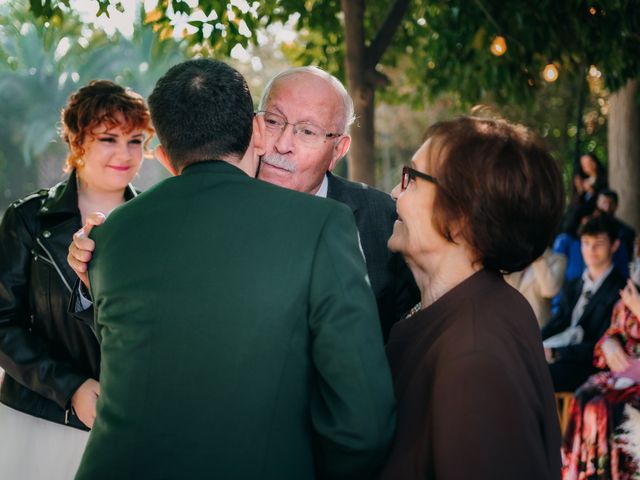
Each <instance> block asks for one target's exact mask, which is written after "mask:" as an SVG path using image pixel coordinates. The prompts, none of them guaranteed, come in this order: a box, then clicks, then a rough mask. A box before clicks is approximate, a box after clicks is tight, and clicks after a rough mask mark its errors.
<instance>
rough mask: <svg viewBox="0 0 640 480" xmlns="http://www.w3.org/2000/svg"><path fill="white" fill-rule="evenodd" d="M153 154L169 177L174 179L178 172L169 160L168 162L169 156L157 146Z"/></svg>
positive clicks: (160, 146)
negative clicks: (171, 176)
mask: <svg viewBox="0 0 640 480" xmlns="http://www.w3.org/2000/svg"><path fill="white" fill-rule="evenodd" d="M153 153H154V155H155V157H156V158H157V159H158V161H159V162H160V164H161V165H162V166H163V167H164V168H166V169H167V170H168V171H169V173H170V174H171V175H173V176H174V177H176V176H178V175H179V173H178V170H176V167H174V166H173V164H172V163H171V160H169V155H168V154H167V151H166V150H165V149H164V147H163V146H162V145H158V146H157V147H156V149H155V150H154V152H153Z"/></svg>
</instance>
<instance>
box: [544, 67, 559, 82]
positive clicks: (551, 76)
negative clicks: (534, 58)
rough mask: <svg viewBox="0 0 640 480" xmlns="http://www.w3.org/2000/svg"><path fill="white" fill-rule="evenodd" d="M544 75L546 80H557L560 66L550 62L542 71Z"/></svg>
mask: <svg viewBox="0 0 640 480" xmlns="http://www.w3.org/2000/svg"><path fill="white" fill-rule="evenodd" d="M542 77H543V78H544V79H545V81H546V82H549V83H551V82H555V81H556V80H557V79H558V68H557V67H556V66H555V65H554V64H553V63H549V64H548V65H547V66H546V67H544V70H543V71H542Z"/></svg>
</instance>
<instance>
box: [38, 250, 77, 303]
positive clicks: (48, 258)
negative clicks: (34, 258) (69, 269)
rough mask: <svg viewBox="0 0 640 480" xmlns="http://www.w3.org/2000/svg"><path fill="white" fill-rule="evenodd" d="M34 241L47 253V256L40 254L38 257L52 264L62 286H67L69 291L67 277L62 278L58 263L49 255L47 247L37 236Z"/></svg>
mask: <svg viewBox="0 0 640 480" xmlns="http://www.w3.org/2000/svg"><path fill="white" fill-rule="evenodd" d="M36 242H37V243H38V245H40V248H42V250H44V252H45V253H46V254H47V257H45V256H42V255H40V257H41V258H42V259H43V260H45V261H46V262H47V263H49V264H51V265H52V266H53V268H55V269H56V272H58V275H59V276H60V278H61V279H62V283H64V286H65V287H67V290H68V291H69V293H71V287H70V286H69V283H68V282H67V279H66V278H64V275H63V274H62V270H60V267H59V266H58V264H57V263H56V262H55V260H54V259H53V256H52V255H51V253H50V252H49V250H47V247H45V246H44V244H43V243H42V242H41V241H40V239H39V238H37V239H36Z"/></svg>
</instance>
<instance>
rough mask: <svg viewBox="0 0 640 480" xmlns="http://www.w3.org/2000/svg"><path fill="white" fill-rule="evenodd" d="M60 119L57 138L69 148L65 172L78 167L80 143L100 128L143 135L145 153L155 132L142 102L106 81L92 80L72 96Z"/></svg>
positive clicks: (80, 155)
mask: <svg viewBox="0 0 640 480" xmlns="http://www.w3.org/2000/svg"><path fill="white" fill-rule="evenodd" d="M122 119H124V124H123V125H122ZM60 120H61V123H62V126H61V129H60V137H61V138H62V139H63V140H64V141H65V143H66V144H67V145H68V147H69V153H68V155H67V159H66V162H65V167H64V170H65V172H69V171H71V170H73V169H76V168H81V167H82V156H83V155H84V152H85V151H84V147H83V145H84V142H85V140H86V139H87V137H88V136H93V132H94V131H95V130H96V129H97V128H98V127H99V126H100V125H104V126H106V127H107V128H114V127H116V126H122V127H123V129H124V131H125V132H127V133H128V132H131V131H132V130H134V129H141V130H142V131H144V132H145V133H146V134H147V138H146V140H145V142H144V149H145V154H146V155H149V153H150V152H149V150H148V145H149V142H150V141H151V138H152V137H153V134H154V132H155V131H154V129H153V127H152V125H151V118H150V115H149V109H148V108H147V105H146V104H145V102H144V99H143V98H142V97H141V96H140V95H138V94H137V93H135V92H133V91H132V90H130V89H126V88H123V87H121V86H120V85H118V84H116V83H113V82H111V81H109V80H92V81H91V82H89V84H88V85H86V86H84V87H82V88H80V89H79V90H77V91H76V92H74V93H72V94H71V96H70V97H69V100H68V102H67V104H66V105H65V107H64V108H63V109H62V112H61V114H60Z"/></svg>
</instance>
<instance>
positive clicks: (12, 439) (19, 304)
mask: <svg viewBox="0 0 640 480" xmlns="http://www.w3.org/2000/svg"><path fill="white" fill-rule="evenodd" d="M61 123H62V128H61V136H62V139H63V140H64V141H65V142H66V144H67V145H68V147H69V154H68V157H67V160H66V167H65V171H66V172H68V173H69V176H68V178H67V179H66V180H64V181H63V182H61V183H59V184H58V185H55V186H54V187H52V188H49V189H43V190H40V191H38V192H36V193H33V194H31V195H28V196H26V197H24V198H22V199H20V200H17V201H15V202H14V203H13V204H12V205H11V206H10V207H9V209H8V210H7V211H6V213H5V215H4V218H3V219H2V223H1V224H0V367H1V368H2V369H4V371H5V374H4V379H3V380H2V386H1V388H0V402H1V403H0V432H2V433H1V434H0V478H7V479H8V478H20V479H27V480H28V479H36V478H38V479H40V478H47V479H68V478H72V477H73V475H74V473H75V470H76V469H77V466H78V464H79V461H80V457H81V455H82V452H83V450H84V446H85V443H86V441H87V437H88V432H87V431H88V430H89V429H90V428H91V426H92V425H93V420H94V418H95V412H96V401H97V398H98V396H99V395H100V385H99V377H98V374H99V368H100V349H99V345H98V341H97V339H96V337H95V335H94V333H93V331H92V330H91V327H90V326H89V325H85V324H83V323H82V322H79V321H78V320H76V319H75V318H73V317H71V316H70V315H69V314H68V313H67V312H68V308H67V307H68V304H69V301H70V294H71V288H72V286H73V284H74V282H75V279H76V275H75V274H74V272H73V271H72V270H71V269H70V268H69V266H68V265H67V262H66V260H65V258H66V254H67V246H68V245H69V242H70V240H71V237H72V235H73V233H74V232H75V231H76V230H78V229H79V228H80V227H81V226H82V224H83V223H84V219H85V217H86V216H87V215H88V214H89V213H91V212H95V211H101V212H105V213H108V212H110V211H111V210H113V209H114V208H116V207H118V206H119V205H121V204H122V203H124V202H125V201H127V200H129V199H131V198H133V197H134V196H135V195H136V192H135V190H134V189H133V188H132V187H131V185H130V182H131V180H132V179H133V177H134V176H135V175H136V174H137V172H138V169H139V168H140V165H141V163H142V159H143V156H144V155H145V150H146V145H147V142H148V141H149V139H150V138H151V136H152V135H153V128H152V126H151V121H150V117H149V111H148V109H147V106H146V104H145V102H144V100H143V99H142V97H140V96H139V95H138V94H136V93H134V92H132V91H130V90H127V89H125V88H123V87H121V86H119V85H117V84H115V83H113V82H110V81H107V80H96V81H92V82H90V83H89V84H88V85H86V86H85V87H82V88H80V89H79V90H78V91H76V92H75V93H73V94H72V95H71V96H70V97H69V101H68V102H67V105H66V106H65V107H64V109H63V111H62V115H61Z"/></svg>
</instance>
